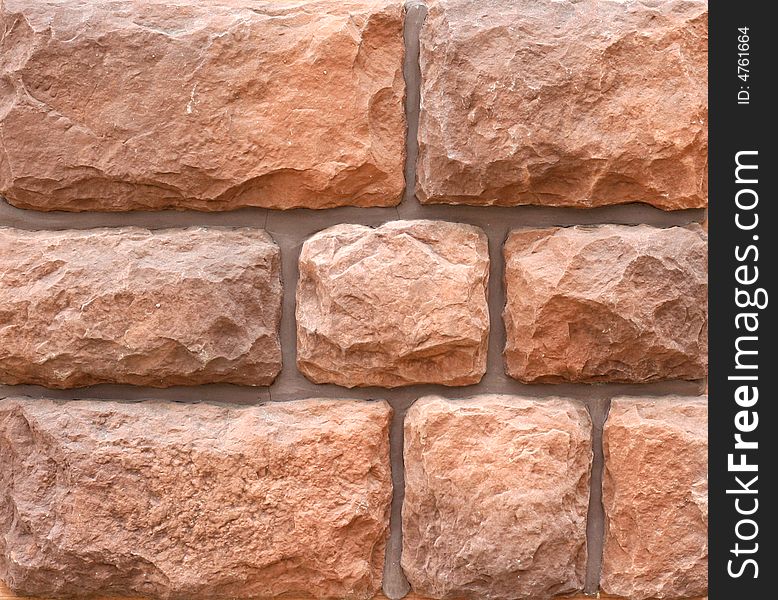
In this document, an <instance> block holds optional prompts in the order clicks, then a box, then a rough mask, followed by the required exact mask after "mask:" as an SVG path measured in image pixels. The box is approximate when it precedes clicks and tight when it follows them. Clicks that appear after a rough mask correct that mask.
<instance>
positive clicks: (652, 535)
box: [601, 397, 708, 600]
mask: <svg viewBox="0 0 778 600" xmlns="http://www.w3.org/2000/svg"><path fill="white" fill-rule="evenodd" d="M707 421H708V404H707V398H677V397H674V398H661V399H656V400H635V399H628V398H622V399H617V400H614V401H613V404H612V405H611V409H610V415H609V416H608V420H607V421H606V423H605V431H604V433H603V445H604V451H605V474H604V480H603V504H604V507H605V550H604V554H603V561H602V581H601V587H602V589H603V591H605V592H606V593H608V594H615V595H617V596H623V597H625V598H630V599H631V600H644V599H646V598H691V597H696V596H704V595H706V594H707V593H708V578H707V569H708V425H707Z"/></svg>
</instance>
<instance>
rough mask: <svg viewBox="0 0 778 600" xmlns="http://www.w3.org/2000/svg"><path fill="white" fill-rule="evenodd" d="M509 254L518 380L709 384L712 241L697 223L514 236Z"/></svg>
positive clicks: (508, 317)
mask: <svg viewBox="0 0 778 600" xmlns="http://www.w3.org/2000/svg"><path fill="white" fill-rule="evenodd" d="M504 252H505V262H506V269H505V288H506V295H507V302H506V305H505V311H504V313H503V317H504V319H505V328H506V339H507V341H506V345H505V359H506V367H507V372H508V374H509V375H510V376H511V377H514V378H516V379H518V380H520V381H523V382H553V383H556V382H562V381H574V382H598V381H613V382H647V381H654V380H661V379H701V378H703V377H705V375H706V373H707V350H708V315H707V294H708V283H707V234H705V232H703V231H702V229H701V228H700V227H699V225H691V226H689V227H688V228H681V227H672V228H669V229H658V228H655V227H649V226H646V225H641V226H637V227H627V226H620V225H603V226H597V227H568V228H550V229H534V230H533V229H526V230H515V231H513V232H512V233H511V234H510V235H509V236H508V240H507V242H506V243H505V248H504Z"/></svg>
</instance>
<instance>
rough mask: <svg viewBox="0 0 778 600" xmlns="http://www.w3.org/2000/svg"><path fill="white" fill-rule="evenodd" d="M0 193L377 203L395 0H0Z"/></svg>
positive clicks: (398, 9)
mask: <svg viewBox="0 0 778 600" xmlns="http://www.w3.org/2000/svg"><path fill="white" fill-rule="evenodd" d="M0 31H4V32H5V33H4V35H3V37H2V39H0V56H2V57H3V60H2V62H0V132H2V135H0V195H1V196H5V198H6V199H7V200H8V201H9V202H10V203H12V204H14V205H15V206H18V207H22V208H33V209H37V210H68V211H85V210H105V211H122V210H130V209H151V210H156V209H164V208H175V209H196V210H204V211H215V210H230V209H235V208H238V207H242V206H260V207H268V208H282V209H285V208H293V207H306V208H328V207H333V206H342V205H356V206H392V205H395V204H397V202H399V200H400V197H401V195H402V191H403V186H404V178H403V160H404V158H403V157H404V152H405V141H404V140H405V117H404V112H403V96H404V92H405V88H404V86H405V84H404V81H403V76H402V61H403V40H402V3H401V2H400V1H399V0H344V1H342V2H328V1H327V0H293V1H291V2H286V3H278V2H266V1H262V2H257V1H254V0H218V1H215V2H201V1H200V0H178V1H176V2H172V3H171V2H169V1H166V0H144V1H142V2H136V1H133V0H117V1H114V2H82V1H80V0H57V1H56V2H55V1H52V0H46V1H39V0H4V2H3V3H2V4H1V5H0Z"/></svg>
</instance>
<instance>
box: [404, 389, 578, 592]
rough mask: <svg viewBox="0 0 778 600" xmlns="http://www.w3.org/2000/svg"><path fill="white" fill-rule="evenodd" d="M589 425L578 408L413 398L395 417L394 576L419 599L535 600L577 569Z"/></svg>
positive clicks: (565, 403)
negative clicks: (397, 510) (400, 497)
mask: <svg viewBox="0 0 778 600" xmlns="http://www.w3.org/2000/svg"><path fill="white" fill-rule="evenodd" d="M591 429H592V426H591V421H590V418H589V414H588V412H587V411H586V408H585V407H584V406H583V405H582V404H578V403H575V402H573V401H570V400H565V399H559V398H547V399H543V400H531V399H527V398H522V397H517V396H497V395H485V396H477V397H474V398H470V399H467V400H448V399H444V398H440V397H437V396H434V397H427V398H422V399H420V400H418V401H417V402H416V403H415V404H414V405H413V406H412V407H411V408H410V409H409V411H408V414H407V415H406V419H405V446H404V458H405V500H404V503H403V553H402V567H403V569H404V571H405V574H406V576H407V577H408V580H409V581H410V584H411V587H412V588H413V590H414V591H415V592H416V593H418V594H420V595H421V596H424V597H429V598H446V599H448V598H467V599H472V600H480V599H482V598H492V599H493V600H518V599H524V600H546V599H547V598H551V597H552V596H555V595H557V594H564V593H566V592H574V591H576V590H580V589H581V588H582V587H583V585H584V574H585V569H586V516H587V509H588V506H589V476H590V469H591V461H592V445H591V444H592V440H591Z"/></svg>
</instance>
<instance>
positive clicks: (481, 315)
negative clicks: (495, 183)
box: [296, 221, 489, 388]
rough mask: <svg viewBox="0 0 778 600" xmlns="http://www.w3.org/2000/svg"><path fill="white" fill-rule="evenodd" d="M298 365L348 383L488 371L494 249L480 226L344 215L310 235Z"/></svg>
mask: <svg viewBox="0 0 778 600" xmlns="http://www.w3.org/2000/svg"><path fill="white" fill-rule="evenodd" d="M299 267H300V279H299V282H298V286H297V310H296V316H297V366H298V368H299V369H300V371H301V372H302V373H303V374H304V375H305V376H306V377H308V379H310V380H311V381H314V382H316V383H336V384H338V385H342V386H346V387H354V386H383V387H390V388H391V387H397V386H403V385H413V384H417V383H440V384H444V385H467V384H472V383H476V382H478V381H479V380H480V379H481V377H482V375H483V374H484V372H485V371H486V352H487V338H488V335H489V309H488V307H487V304H486V295H487V289H486V288H487V282H488V278H489V249H488V242H487V239H486V235H485V234H484V232H483V231H481V230H480V229H479V228H477V227H473V226H472V225H464V224H461V223H448V222H444V221H393V222H390V223H386V224H384V225H382V226H381V227H377V228H375V229H373V228H370V227H365V226H363V225H336V226H335V227H331V228H329V229H325V230H324V231H321V232H319V233H317V234H316V235H314V236H313V237H311V238H310V239H308V240H307V241H306V242H305V243H304V244H303V247H302V251H301V253H300V262H299Z"/></svg>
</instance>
